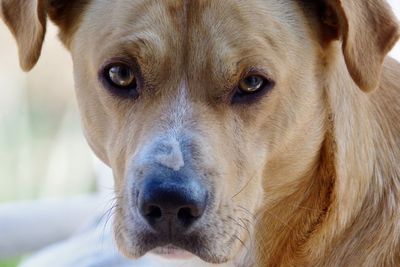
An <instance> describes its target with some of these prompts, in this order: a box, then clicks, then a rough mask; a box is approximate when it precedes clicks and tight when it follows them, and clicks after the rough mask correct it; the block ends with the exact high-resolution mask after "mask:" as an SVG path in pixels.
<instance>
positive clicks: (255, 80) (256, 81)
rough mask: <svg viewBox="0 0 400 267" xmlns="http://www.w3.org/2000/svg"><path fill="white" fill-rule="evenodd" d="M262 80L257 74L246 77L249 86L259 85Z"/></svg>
mask: <svg viewBox="0 0 400 267" xmlns="http://www.w3.org/2000/svg"><path fill="white" fill-rule="evenodd" d="M261 82H262V81H261V78H260V77H257V76H249V77H247V78H246V83H247V85H249V87H257V86H259V85H260V83H261Z"/></svg>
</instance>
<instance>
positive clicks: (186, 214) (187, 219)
mask: <svg viewBox="0 0 400 267" xmlns="http://www.w3.org/2000/svg"><path fill="white" fill-rule="evenodd" d="M177 216H178V220H179V221H180V222H181V223H183V224H184V225H189V224H191V223H192V222H193V221H195V220H196V219H198V218H199V217H200V216H201V214H199V213H198V212H196V209H193V208H190V207H183V208H180V209H179V211H178V214H177Z"/></svg>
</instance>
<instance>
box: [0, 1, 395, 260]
mask: <svg viewBox="0 0 400 267" xmlns="http://www.w3.org/2000/svg"><path fill="white" fill-rule="evenodd" d="M20 1H22V2H24V0H20ZM20 1H10V0H3V5H2V9H3V10H2V13H3V17H4V18H5V20H6V22H7V23H8V24H9V26H10V28H11V29H12V30H13V32H14V34H15V35H16V37H17V40H18V42H19V45H20V48H25V49H20V55H21V63H22V66H23V67H24V68H25V69H29V68H31V67H32V66H33V64H34V63H35V62H36V60H37V58H38V56H39V53H38V50H39V51H40V45H41V42H40V40H42V39H43V32H44V29H43V28H44V26H43V25H44V21H45V19H44V15H43V13H41V12H39V14H36V13H35V12H37V10H42V9H41V6H42V5H43V2H41V1H39V2H36V1H32V2H29V3H30V5H36V4H37V5H38V8H37V9H35V8H32V7H31V9H29V10H30V12H28V11H27V10H26V9H24V8H28V7H29V5H27V4H25V5H19V6H18V5H17V6H16V5H15V2H20ZM336 2H337V3H339V2H340V1H330V2H329V3H330V4H326V3H325V1H322V0H321V1H289V0H288V1H279V0H247V1H239V0H229V1H214V0H202V1H184V0H182V1H172V0H171V1H170V0H168V1H146V0H136V1H126V0H117V1H112V5H111V4H110V2H109V1H70V2H68V1H50V4H49V5H48V6H47V8H48V12H49V14H50V17H51V18H52V19H53V20H54V21H55V22H56V23H57V24H58V25H59V26H60V28H61V38H62V40H63V41H64V43H65V44H66V45H67V47H68V48H69V49H70V51H71V53H72V58H73V62H74V72H75V82H76V88H77V96H78V102H79V106H80V109H81V114H82V118H83V125H84V128H85V132H86V136H87V139H88V141H89V143H90V145H91V147H92V148H93V150H94V151H95V152H96V154H97V155H98V156H99V157H100V158H101V159H102V160H103V161H104V162H105V163H107V164H108V165H109V166H111V168H112V169H113V172H114V176H115V184H116V188H115V190H116V195H117V211H116V217H115V234H116V239H117V242H118V245H119V248H120V250H121V251H122V252H124V254H126V255H127V256H129V257H134V258H136V257H140V256H143V255H144V254H146V253H148V252H150V251H152V252H155V253H158V254H171V253H172V252H173V253H175V254H176V253H177V249H180V250H183V251H188V252H190V253H192V254H194V255H196V256H198V257H200V258H201V259H203V260H204V261H207V262H211V263H222V262H226V261H230V260H234V259H235V257H237V256H238V255H239V254H240V251H241V250H246V249H247V250H250V248H249V247H250V246H251V244H252V243H253V242H252V241H253V240H252V239H253V238H254V234H253V230H254V225H255V224H256V222H255V220H256V217H257V216H256V214H257V211H258V210H259V209H260V208H261V207H263V209H264V210H265V209H268V203H274V202H276V201H279V199H280V198H282V197H284V196H286V195H289V194H290V193H291V192H292V191H293V190H295V188H296V186H297V185H298V183H301V182H302V179H301V178H302V177H304V176H307V173H309V172H311V171H312V168H313V166H315V162H316V161H317V160H318V155H319V150H320V148H321V143H322V142H323V139H324V134H325V123H326V119H327V116H326V114H327V110H326V101H325V95H324V90H323V88H324V87H325V86H326V84H325V78H326V73H327V72H328V70H327V69H329V67H327V66H328V65H329V64H328V63H327V61H326V58H327V57H328V56H327V55H328V52H326V50H327V47H328V46H329V45H328V43H329V42H328V41H332V40H333V39H339V35H340V34H343V33H346V32H345V30H346V29H347V30H348V28H349V27H352V29H353V31H352V32H351V33H350V32H349V33H347V34H346V35H345V38H344V41H343V43H344V47H343V54H344V59H345V60H346V63H347V66H348V71H349V74H350V75H351V76H352V77H353V79H354V81H355V82H356V83H357V84H358V85H359V86H360V87H361V88H362V89H366V90H368V89H371V88H372V87H374V86H375V85H376V83H377V79H376V78H373V77H374V76H373V75H363V73H367V74H371V73H373V72H379V66H380V65H379V64H380V63H379V60H381V58H378V57H377V58H372V59H367V61H368V62H367V63H368V64H360V61H362V60H364V58H363V57H360V56H359V55H355V54H354V50H353V49H351V47H352V46H351V45H350V44H353V43H354V42H356V41H357V42H360V43H361V44H360V45H361V46H362V40H361V39H359V38H356V37H357V34H358V33H359V32H360V33H361V34H364V35H365V31H355V30H354V29H355V28H356V26H359V25H358V24H356V23H353V22H354V21H355V20H353V21H351V22H348V23H347V24H346V23H344V22H343V21H344V20H345V19H344V18H343V17H344V16H346V15H348V16H349V14H350V13H351V12H349V10H351V11H353V10H352V9H351V4H347V3H346V5H344V6H339V5H338V6H335V5H334V3H336ZM328 7H329V8H328ZM11 8H14V9H16V10H19V13H18V12H14V13H10V12H9V11H10V10H11ZM42 8H43V7H42ZM379 8H382V7H379ZM325 9H326V10H325ZM339 9H340V10H339ZM348 9H349V10H348ZM363 12H364V11H363ZM353 13H354V14H356V15H357V13H356V12H353ZM15 14H23V15H25V16H24V18H32V20H33V19H35V20H34V22H32V21H29V22H30V24H29V25H30V26H29V27H28V26H26V27H25V28H19V26H18V25H21V24H23V23H19V24H15V23H13V22H14V21H18V19H20V18H19V17H17V18H15V17H13V16H16V15H15ZM27 14H28V15H27ZM354 14H350V15H354ZM341 16H343V17H341ZM322 17H323V18H324V23H323V24H324V25H322V24H321V23H320V21H319V19H320V18H322ZM355 17H357V16H355ZM379 19H380V18H375V21H378V20H379ZM26 25H28V24H26ZM340 25H346V27H347V28H344V29H340V27H339V26H340ZM30 27H32V28H34V30H31V31H30ZM389 31H390V29H387V32H389ZM26 36H28V37H29V36H32V37H34V38H33V42H32V41H31V39H29V38H27V37H26ZM388 36H389V33H388ZM376 37H378V36H376ZM353 39H354V40H356V41H354V40H353ZM386 39H387V38H386ZM28 40H29V41H28ZM360 40H361V41H360ZM394 40H395V37H392V39H391V40H389V41H387V43H388V45H387V47H389V46H390V45H391V44H392V43H393V42H394ZM37 44H39V45H37ZM376 46H378V44H377V45H376ZM337 47H338V44H337V43H336V45H335V46H334V48H332V49H331V50H330V51H331V52H332V51H335V53H338V49H337ZM379 47H380V49H381V50H382V51H380V52H381V56H382V57H383V56H384V54H385V52H387V51H385V49H387V47H385V46H382V45H381V46H379ZM365 49H366V50H367V49H371V50H372V49H375V47H374V46H371V45H370V44H369V45H368V46H365ZM375 54H376V53H375ZM375 59H376V62H375V61H374V60H375ZM361 63H363V62H361ZM364 63H365V62H364ZM377 66H378V67H377ZM347 75H348V74H347ZM350 75H349V76H350ZM272 216H273V215H272ZM265 227H267V226H265ZM277 234H279V233H277ZM175 256H176V255H175Z"/></svg>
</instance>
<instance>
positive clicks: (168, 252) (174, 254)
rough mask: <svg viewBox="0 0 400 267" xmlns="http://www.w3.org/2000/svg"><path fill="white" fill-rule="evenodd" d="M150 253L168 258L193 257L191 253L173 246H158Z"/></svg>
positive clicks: (185, 258)
mask: <svg viewBox="0 0 400 267" xmlns="http://www.w3.org/2000/svg"><path fill="white" fill-rule="evenodd" d="M151 253H152V254H155V255H157V256H159V257H162V258H164V259H168V260H189V259H192V258H193V257H194V255H193V254H192V253H190V252H188V251H186V250H182V249H179V248H176V247H173V246H166V247H159V248H156V249H154V250H152V251H151Z"/></svg>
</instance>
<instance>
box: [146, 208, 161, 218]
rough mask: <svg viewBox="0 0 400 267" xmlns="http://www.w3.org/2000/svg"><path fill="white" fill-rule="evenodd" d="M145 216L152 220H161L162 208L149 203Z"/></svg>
mask: <svg viewBox="0 0 400 267" xmlns="http://www.w3.org/2000/svg"><path fill="white" fill-rule="evenodd" d="M144 216H146V217H147V218H149V219H152V220H159V219H161V217H162V211H161V208H160V207H158V206H155V205H149V206H147V207H146V209H145V211H144Z"/></svg>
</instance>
